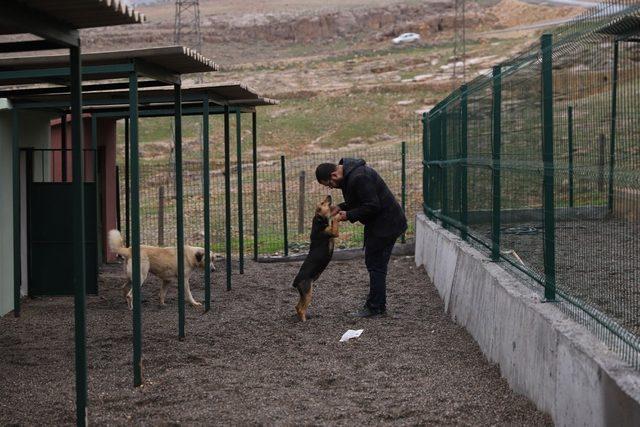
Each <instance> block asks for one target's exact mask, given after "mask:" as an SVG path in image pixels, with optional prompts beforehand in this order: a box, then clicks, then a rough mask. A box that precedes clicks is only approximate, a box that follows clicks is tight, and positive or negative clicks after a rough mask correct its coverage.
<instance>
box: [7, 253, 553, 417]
mask: <svg viewBox="0 0 640 427" xmlns="http://www.w3.org/2000/svg"><path fill="white" fill-rule="evenodd" d="M299 265H300V263H291V264H255V263H251V262H250V263H248V265H247V267H246V273H245V274H244V275H243V276H235V277H234V288H233V290H232V291H231V292H227V291H223V290H222V282H223V280H224V274H223V273H222V272H218V273H215V274H214V282H215V285H214V292H213V297H214V302H213V311H212V312H211V313H208V314H204V315H203V314H202V313H201V312H200V311H198V310H195V309H193V308H191V307H187V339H186V341H184V342H179V341H178V340H177V302H176V301H177V298H176V294H175V291H173V292H172V293H170V294H169V299H168V301H167V306H166V307H164V308H160V307H159V306H158V302H157V301H158V297H157V292H158V283H157V282H156V281H155V280H154V281H152V282H150V283H149V284H147V285H146V286H145V287H144V289H143V322H144V325H143V339H144V348H143V364H144V377H145V379H144V385H143V387H141V388H137V389H134V388H133V387H132V381H133V380H132V370H131V357H132V356H131V315H130V312H129V311H128V310H127V308H126V305H125V302H124V300H123V298H122V296H121V294H120V292H119V287H120V284H121V283H122V276H123V274H122V270H121V266H109V267H106V268H105V270H104V271H103V274H102V276H101V283H100V289H101V294H100V296H98V297H90V298H89V299H88V307H87V316H88V360H89V400H90V403H89V420H90V422H91V423H95V424H125V423H137V424H159V423H163V424H166V423H183V424H223V425H224V424H235V425H237V424H269V425H272V424H278V425H282V424H286V425H293V424H464V425H493V424H503V425H504V424H509V425H548V424H551V420H550V418H549V417H548V416H546V415H544V414H543V413H541V412H539V411H537V410H536V409H535V407H534V406H533V405H532V404H531V403H530V402H529V401H528V400H527V399H525V398H524V397H522V396H519V395H517V394H515V393H514V392H512V391H511V390H510V389H509V387H508V385H507V383H506V382H505V381H504V380H503V379H502V378H501V377H500V373H499V370H498V368H497V367H496V366H493V365H491V364H489V363H488V362H487V361H486V359H485V358H484V357H483V355H482V353H481V352H480V350H479V348H478V347H477V345H476V344H475V342H474V341H473V340H472V339H471V337H470V336H469V335H468V334H467V333H466V332H465V331H464V330H463V329H462V328H461V327H459V326H457V325H455V324H454V323H452V322H451V321H450V320H449V318H448V317H447V316H446V315H445V314H444V313H443V309H442V302H441V300H440V298H439V297H438V294H437V292H436V291H435V289H434V287H433V286H432V285H431V284H430V283H429V282H428V280H427V277H426V275H425V274H424V272H423V271H422V270H420V269H417V268H416V267H415V265H414V264H413V260H412V259H411V258H394V259H392V265H391V267H390V278H389V284H388V293H389V295H388V301H389V315H388V316H386V317H384V318H378V319H361V320H355V319H351V318H350V317H348V315H347V314H348V313H349V312H351V311H353V310H354V309H356V308H358V306H359V305H360V303H361V302H362V301H363V298H364V295H365V294H366V291H367V286H366V279H365V278H366V271H365V269H364V267H363V262H362V260H361V259H357V260H352V261H344V262H334V263H333V264H332V265H330V266H329V268H328V269H327V271H325V273H324V275H323V276H322V278H321V279H320V281H319V282H318V286H317V288H316V292H315V299H314V301H313V303H312V305H311V309H310V312H311V314H312V315H313V316H314V317H313V318H312V319H311V320H309V321H308V322H307V323H304V324H302V323H299V322H297V321H296V319H295V317H294V309H293V306H294V304H295V302H296V298H297V293H296V292H295V291H294V290H293V289H292V288H291V280H292V278H293V277H294V275H295V273H296V272H297V269H298V268H299ZM192 282H193V284H194V286H193V288H194V290H195V292H194V294H195V295H196V298H201V297H202V279H201V278H200V277H196V276H195V275H194V277H193V278H192ZM72 313H73V310H72V300H71V299H70V298H41V299H36V300H31V301H27V302H26V303H25V305H24V309H23V314H22V317H21V318H20V319H17V320H16V319H14V318H13V317H11V316H5V317H4V318H2V319H0V372H2V373H3V379H2V381H0V424H2V425H4V424H13V423H18V424H43V423H44V424H70V423H73V421H74V390H73V384H74V375H73V372H74V371H73V360H74V359H73V315H72ZM347 329H364V333H363V334H362V336H361V337H360V338H359V339H357V340H352V341H350V342H348V343H340V342H338V339H339V338H340V336H341V335H342V333H344V332H345V331H346V330H347Z"/></svg>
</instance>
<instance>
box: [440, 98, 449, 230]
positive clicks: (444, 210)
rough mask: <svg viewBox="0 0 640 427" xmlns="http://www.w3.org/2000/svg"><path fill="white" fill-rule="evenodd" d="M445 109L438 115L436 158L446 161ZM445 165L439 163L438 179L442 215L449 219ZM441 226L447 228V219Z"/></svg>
mask: <svg viewBox="0 0 640 427" xmlns="http://www.w3.org/2000/svg"><path fill="white" fill-rule="evenodd" d="M447 143H448V141H447V109H446V107H445V109H444V110H442V113H441V115H440V147H439V152H440V153H439V154H440V156H439V157H438V160H440V161H443V162H444V161H446V160H447ZM447 172H448V170H447V166H445V164H442V163H441V166H440V177H441V181H440V188H441V189H442V216H443V218H445V219H449V200H448V199H449V191H448V190H449V189H448V184H449V183H448V182H447V178H448V176H447ZM442 227H443V228H445V229H446V228H449V223H448V222H447V221H442Z"/></svg>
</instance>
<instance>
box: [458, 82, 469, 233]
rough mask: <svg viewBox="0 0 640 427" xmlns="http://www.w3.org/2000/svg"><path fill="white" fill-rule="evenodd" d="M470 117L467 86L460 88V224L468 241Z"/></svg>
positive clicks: (461, 231)
mask: <svg viewBox="0 0 640 427" xmlns="http://www.w3.org/2000/svg"><path fill="white" fill-rule="evenodd" d="M468 119H469V116H468V100H467V85H462V86H461V87H460V164H459V167H460V168H461V170H460V222H461V223H462V225H463V226H464V227H463V228H462V230H460V237H462V239H463V240H467V239H468V238H469V235H468V233H467V227H468V226H469V196H468V193H467V187H468V172H469V170H468V164H467V156H468V141H467V139H468V135H469V132H468V130H469V128H468V126H469V120H468Z"/></svg>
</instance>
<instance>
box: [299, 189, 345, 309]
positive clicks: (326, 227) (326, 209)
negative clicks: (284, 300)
mask: <svg viewBox="0 0 640 427" xmlns="http://www.w3.org/2000/svg"><path fill="white" fill-rule="evenodd" d="M336 237H338V220H337V219H335V218H333V219H332V218H331V196H327V197H326V198H325V199H324V200H323V201H322V202H320V203H319V204H318V206H317V207H316V213H315V215H314V216H313V223H312V225H311V243H310V246H309V254H308V255H307V258H306V259H305V260H304V262H303V263H302V266H301V267H300V271H299V272H298V275H297V276H296V278H295V279H294V280H293V287H294V288H296V289H297V290H298V292H299V293H300V301H298V304H296V313H298V317H299V318H300V320H302V321H303V322H304V321H306V320H307V308H308V307H309V304H311V294H312V293H313V282H315V281H316V280H318V277H320V275H321V274H322V272H323V271H324V269H325V268H327V265H329V261H331V257H332V256H333V246H334V240H335V238H336Z"/></svg>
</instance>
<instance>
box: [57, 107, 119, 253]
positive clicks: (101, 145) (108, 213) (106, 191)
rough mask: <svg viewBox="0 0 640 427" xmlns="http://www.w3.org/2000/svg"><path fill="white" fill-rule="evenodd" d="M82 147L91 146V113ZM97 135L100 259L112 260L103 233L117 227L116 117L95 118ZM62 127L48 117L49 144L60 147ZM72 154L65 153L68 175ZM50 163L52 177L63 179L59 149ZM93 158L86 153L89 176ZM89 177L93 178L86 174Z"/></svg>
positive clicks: (85, 120)
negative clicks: (49, 125)
mask: <svg viewBox="0 0 640 427" xmlns="http://www.w3.org/2000/svg"><path fill="white" fill-rule="evenodd" d="M82 129H83V138H84V147H85V148H86V149H90V148H91V116H90V115H89V114H85V115H84V116H83V122H82ZM97 135H98V140H97V143H98V150H99V153H100V155H99V160H98V163H99V167H98V171H99V172H100V173H101V174H102V176H101V177H100V178H99V184H100V193H101V195H102V198H101V202H100V212H101V213H100V215H101V220H100V221H99V225H100V226H101V229H100V230H99V234H100V238H101V239H100V240H101V241H100V246H101V247H102V251H101V253H102V254H105V255H106V257H105V256H103V257H102V260H101V261H105V262H114V261H115V260H116V258H115V256H114V255H113V254H111V253H110V252H109V251H108V250H107V240H106V236H107V233H108V232H109V230H112V229H114V228H116V227H117V213H116V209H117V201H116V183H115V180H116V120H115V119H110V118H101V119H98V121H97ZM61 139H62V134H61V129H60V119H59V118H56V119H54V120H52V121H51V148H61V147H62V144H61ZM65 147H67V148H71V116H70V115H69V116H67V130H66V145H65ZM70 159H71V157H70V154H69V155H68V161H67V177H68V178H67V179H70V177H71V166H70V165H71V161H70ZM50 163H51V164H52V165H54V166H53V177H54V180H56V181H60V180H61V179H62V157H61V154H60V153H55V154H53V157H52V159H51V162H50ZM93 168H94V165H93V161H92V160H91V159H90V156H89V154H87V156H86V157H85V168H84V169H85V174H86V176H88V177H93V171H94V169H93ZM88 180H89V181H92V180H93V178H89V179H88Z"/></svg>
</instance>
